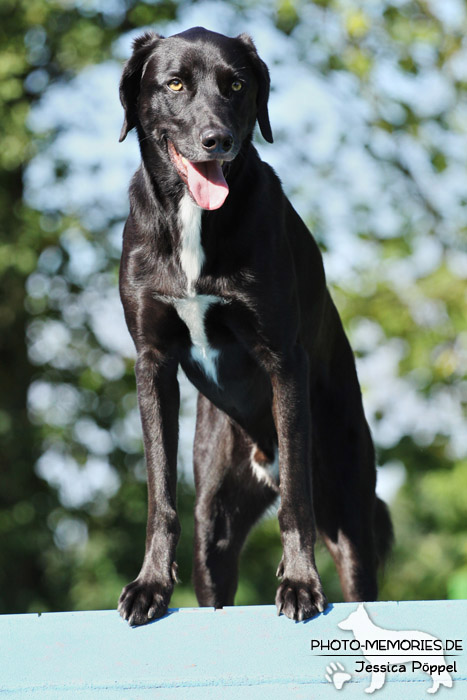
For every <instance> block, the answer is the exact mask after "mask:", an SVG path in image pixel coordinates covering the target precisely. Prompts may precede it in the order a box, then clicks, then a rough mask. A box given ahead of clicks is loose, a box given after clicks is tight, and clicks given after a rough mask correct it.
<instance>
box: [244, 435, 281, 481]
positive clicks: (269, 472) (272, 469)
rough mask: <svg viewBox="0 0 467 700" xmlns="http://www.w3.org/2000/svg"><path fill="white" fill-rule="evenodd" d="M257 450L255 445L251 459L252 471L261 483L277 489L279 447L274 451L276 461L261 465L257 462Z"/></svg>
mask: <svg viewBox="0 0 467 700" xmlns="http://www.w3.org/2000/svg"><path fill="white" fill-rule="evenodd" d="M257 449H258V448H257V446H256V445H253V448H252V450H251V458H250V465H251V470H252V472H253V474H254V475H255V477H256V478H257V479H258V481H259V482H262V483H263V484H267V486H272V488H274V489H277V484H278V483H279V452H278V450H277V447H276V448H275V450H274V460H273V461H272V462H268V463H267V464H260V463H259V462H257V461H256V460H255V453H256V450H257Z"/></svg>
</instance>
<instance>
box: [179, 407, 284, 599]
mask: <svg viewBox="0 0 467 700" xmlns="http://www.w3.org/2000/svg"><path fill="white" fill-rule="evenodd" d="M252 448H253V445H252V442H251V440H250V438H249V437H248V436H247V435H246V433H245V432H244V431H243V430H242V428H240V427H239V426H238V425H236V424H235V423H233V422H232V421H231V420H230V419H229V418H228V417H227V416H226V414H224V413H222V412H221V411H219V410H218V409H217V408H216V407H215V406H214V405H213V404H212V403H210V402H209V401H208V399H206V398H205V397H204V396H201V395H200V396H199V399H198V415H197V424H196V436H195V447H194V469H195V484H196V507H195V537H194V566H193V582H194V587H195V591H196V596H197V598H198V602H199V604H200V605H201V606H213V607H215V608H221V607H223V606H224V605H233V602H234V597H235V592H236V589H237V583H238V559H239V555H240V552H241V549H242V546H243V544H244V542H245V539H246V536H247V534H248V532H249V530H250V528H251V527H252V525H254V523H255V522H256V521H257V520H258V518H259V517H260V516H261V515H262V514H263V513H264V511H265V510H266V508H268V506H270V505H272V503H273V502H274V500H275V499H276V497H277V494H278V489H277V487H276V486H275V484H274V482H273V480H272V479H271V478H268V477H267V475H266V472H265V475H266V476H265V478H264V479H260V478H258V473H255V471H254V465H253V466H252V463H251V458H252ZM264 457H265V456H264ZM271 458H272V456H271ZM265 459H266V457H265ZM260 469H261V467H259V466H256V471H257V472H258V471H259V470H260Z"/></svg>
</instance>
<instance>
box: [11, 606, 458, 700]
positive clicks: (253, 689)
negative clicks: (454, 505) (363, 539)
mask: <svg viewBox="0 0 467 700" xmlns="http://www.w3.org/2000/svg"><path fill="white" fill-rule="evenodd" d="M364 607H365V610H364V611H363V613H365V611H366V613H367V614H368V617H369V620H371V622H368V625H371V630H372V632H368V635H367V636H368V637H370V636H371V635H372V634H373V637H372V639H373V641H372V644H373V646H370V647H369V648H370V649H373V651H374V650H375V649H376V646H375V645H377V644H379V645H380V646H381V645H386V644H387V643H388V642H387V640H388V639H392V640H393V644H395V643H396V642H397V644H398V645H399V647H400V648H399V651H398V652H395V651H394V649H395V647H394V646H392V647H391V649H392V650H393V651H391V654H392V655H393V656H394V655H396V654H397V655H398V658H397V659H396V661H397V666H398V667H399V666H400V665H401V664H403V663H404V664H405V665H406V670H405V671H400V670H398V671H397V672H395V671H391V672H390V673H387V674H386V675H385V676H383V680H384V681H385V682H384V684H383V685H382V687H381V688H380V689H379V690H376V691H375V693H374V695H373V697H375V698H377V700H379V699H380V698H381V700H389V699H391V698H392V699H397V700H411V699H412V698H414V699H416V700H420V699H422V698H429V697H433V696H430V695H428V694H427V691H428V690H429V689H431V688H432V687H433V682H432V677H431V676H430V675H429V673H426V672H423V670H419V669H418V668H417V669H416V670H412V667H411V663H412V661H413V660H414V659H415V660H417V659H418V662H419V663H422V662H426V663H433V656H434V655H437V656H436V658H435V662H436V664H438V662H439V665H442V664H444V665H447V666H448V667H449V669H450V670H449V672H447V671H446V672H444V671H441V672H440V673H441V677H442V678H444V680H446V678H448V679H450V680H451V681H452V687H445V686H441V687H440V688H439V690H438V691H437V692H436V694H435V695H434V697H436V698H441V699H442V700H443V699H444V700H449V699H451V700H467V640H466V636H467V601H436V602H434V601H432V602H404V603H367V604H365V606H364ZM357 608H358V606H357V604H356V603H342V604H338V605H334V606H329V608H328V610H327V611H326V612H325V614H323V615H319V616H318V617H316V618H315V619H313V620H309V621H307V622H301V623H295V622H292V621H291V620H288V619H287V618H285V617H283V616H281V617H277V615H276V611H275V608H274V607H273V606H260V607H229V608H225V609H224V610H218V611H214V610H212V609H210V608H200V609H192V608H186V609H180V610H172V611H170V613H169V614H168V615H167V616H166V617H164V618H163V619H161V620H158V621H155V622H153V623H151V624H149V625H147V626H145V627H139V628H133V629H132V628H130V627H129V626H128V624H127V623H126V622H124V621H123V620H122V619H121V618H120V617H119V615H118V614H117V612H114V611H105V612H75V613H48V614H43V615H4V616H0V700H3V698H15V699H21V700H23V698H24V699H26V698H37V700H49V699H50V700H58V699H60V700H71V699H73V700H74V698H76V700H84V699H85V698H89V700H97V699H100V698H102V700H117V699H118V700H123V699H124V700H140V699H141V700H147V699H148V698H154V699H157V700H158V699H160V698H167V700H182V699H183V700H211V699H215V700H237V699H238V700H259V699H261V700H265V699H266V700H276V699H279V698H280V700H289V699H290V700H299V699H300V700H313V699H315V698H316V699H318V700H327V699H328V698H329V699H333V700H339V698H342V700H354V699H355V698H367V697H370V696H369V695H368V694H367V693H366V692H365V689H368V687H369V686H370V682H371V673H369V672H367V671H366V670H363V671H358V669H360V668H361V667H362V666H363V665H364V664H363V662H365V664H367V663H369V662H370V661H371V659H370V661H369V660H368V659H365V658H364V656H363V655H362V653H361V648H362V647H361V646H358V645H359V644H361V642H362V639H360V642H357V640H356V638H355V634H357V633H354V632H352V631H351V630H343V629H340V628H339V627H338V623H340V622H342V621H343V620H346V619H347V618H348V617H349V615H350V614H351V613H353V612H355V611H357ZM353 619H354V618H352V620H353ZM352 620H351V621H350V623H352ZM347 624H349V623H347ZM375 625H376V627H375ZM414 631H417V634H418V636H416V637H415V638H416V639H417V640H418V641H417V643H418V644H419V646H420V644H422V642H423V640H425V641H424V642H423V644H425V646H426V645H433V640H432V638H436V639H438V640H441V643H442V645H443V650H444V651H443V650H442V651H441V652H437V651H436V650H435V651H432V650H431V651H426V650H420V649H419V648H418V651H417V650H415V651H414V650H413V648H412V647H413V642H410V641H405V642H404V641H402V640H410V639H413V638H414V637H413V635H414ZM422 633H428V635H431V637H429V636H428V635H427V634H425V635H423V634H422ZM360 635H361V632H360ZM420 639H422V642H420ZM430 639H431V641H430ZM375 640H376V641H375ZM378 640H379V641H378ZM394 640H396V641H395V642H394ZM363 641H364V640H363ZM351 642H352V646H350V643H351ZM411 644H412V646H410V645H411ZM423 644H422V646H423ZM408 648H410V651H407V649H408ZM365 653H366V654H368V653H370V652H369V651H368V647H367V646H365ZM375 653H376V652H375ZM380 653H381V654H383V656H384V654H385V653H386V652H385V651H384V650H383V651H381V650H380ZM383 656H382V657H381V659H380V660H377V661H378V663H379V661H381V662H382V661H384V658H383ZM386 656H387V653H386ZM393 660H394V658H393ZM373 662H374V658H373ZM373 665H375V664H374V663H373ZM339 674H341V675H339ZM443 674H444V675H443ZM446 674H447V675H446ZM326 676H327V677H326ZM379 678H380V679H381V675H380V676H379Z"/></svg>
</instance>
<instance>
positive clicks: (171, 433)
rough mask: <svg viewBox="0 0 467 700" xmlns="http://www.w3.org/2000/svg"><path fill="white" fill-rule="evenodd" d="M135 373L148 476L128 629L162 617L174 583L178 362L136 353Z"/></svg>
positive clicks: (128, 594)
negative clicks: (143, 541) (143, 535)
mask: <svg viewBox="0 0 467 700" xmlns="http://www.w3.org/2000/svg"><path fill="white" fill-rule="evenodd" d="M135 371H136V382H137V387H138V402H139V408H140V414H141V422H142V426H143V438H144V451H145V455H146V466H147V474H148V523H147V531H146V552H145V555H144V561H143V566H142V567H141V571H140V573H139V575H138V577H137V578H136V579H135V581H133V582H132V583H129V584H128V585H127V586H125V588H124V589H123V591H122V594H121V596H120V601H119V605H118V609H119V611H120V614H121V615H122V617H124V618H125V619H126V620H128V622H129V623H130V625H142V624H145V623H146V622H148V621H149V620H151V619H153V618H157V617H162V615H165V613H166V612H167V608H168V605H169V601H170V596H171V595H172V591H173V587H174V583H175V580H176V564H175V549H176V546H177V542H178V538H179V534H180V524H179V521H178V517H177V512H176V505H175V491H176V482H177V444H178V411H179V405H180V394H179V387H178V381H177V363H176V362H174V361H172V360H170V361H168V360H166V359H165V358H162V357H160V356H159V355H157V354H156V353H153V352H149V351H148V352H144V353H140V354H139V356H138V359H137V362H136V368H135Z"/></svg>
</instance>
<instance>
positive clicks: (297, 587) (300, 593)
mask: <svg viewBox="0 0 467 700" xmlns="http://www.w3.org/2000/svg"><path fill="white" fill-rule="evenodd" d="M327 604H328V603H327V600H326V596H325V595H324V593H323V592H322V590H321V586H319V587H318V586H316V585H313V583H305V582H303V581H292V580H290V579H284V580H283V581H282V583H281V584H280V586H279V588H278V589H277V594H276V608H277V614H278V615H280V614H281V613H283V614H284V615H286V616H287V617H289V618H290V619H291V620H297V621H298V622H301V621H302V620H308V618H310V617H314V616H315V615H317V614H318V613H321V612H323V611H324V610H325V608H326V606H327Z"/></svg>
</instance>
